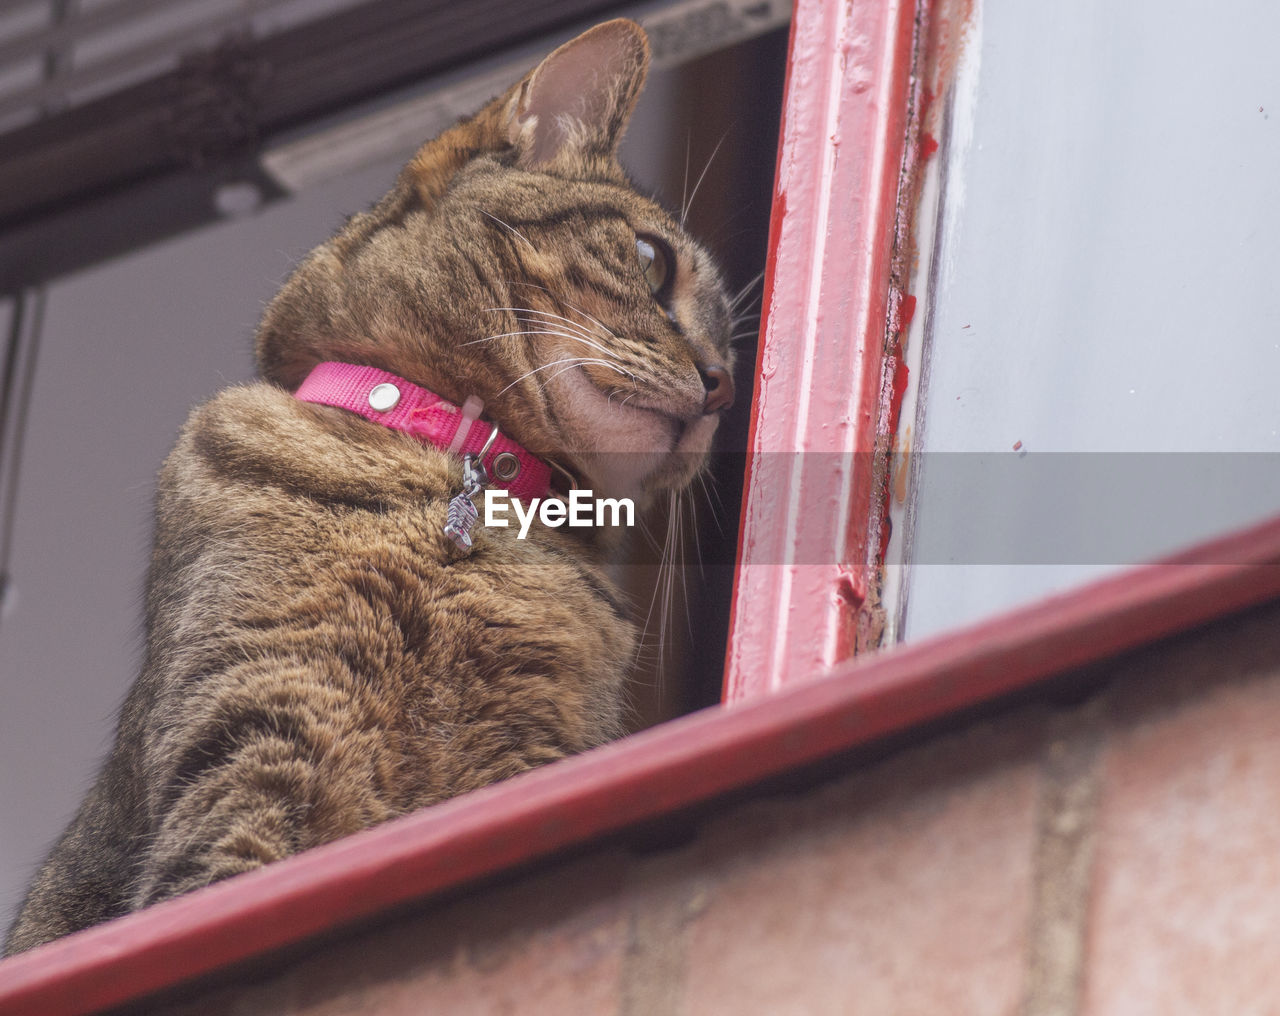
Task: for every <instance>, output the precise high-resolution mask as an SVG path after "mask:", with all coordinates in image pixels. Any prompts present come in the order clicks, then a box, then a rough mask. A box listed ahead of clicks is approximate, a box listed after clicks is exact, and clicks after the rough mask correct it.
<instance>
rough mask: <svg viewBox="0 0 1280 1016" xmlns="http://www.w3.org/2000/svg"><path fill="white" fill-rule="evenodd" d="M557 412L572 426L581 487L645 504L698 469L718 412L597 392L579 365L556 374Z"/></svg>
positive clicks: (713, 430)
mask: <svg viewBox="0 0 1280 1016" xmlns="http://www.w3.org/2000/svg"><path fill="white" fill-rule="evenodd" d="M556 383H557V385H558V387H559V388H560V389H561V390H560V392H559V393H558V395H559V398H560V407H561V408H560V412H559V413H558V414H557V415H558V416H559V417H560V418H561V422H562V423H563V424H564V425H565V426H566V429H572V430H573V431H574V433H573V434H572V435H571V436H572V438H573V440H572V442H571V443H572V444H573V445H575V446H576V447H577V448H578V449H580V452H579V454H578V455H576V456H575V458H576V459H578V464H579V466H580V468H581V469H582V471H583V474H584V475H583V477H582V479H583V481H584V485H585V486H590V487H591V488H592V489H593V490H594V491H596V493H598V494H600V495H601V496H606V497H630V498H632V499H634V500H636V501H637V503H642V502H647V501H648V500H650V499H651V498H652V496H653V495H654V494H656V493H658V492H660V491H663V490H669V489H671V488H675V487H682V486H684V485H685V484H687V483H689V482H690V481H691V480H692V479H693V477H694V476H695V475H696V474H697V473H698V471H699V470H700V469H701V468H702V466H703V463H704V462H705V461H706V457H707V452H708V451H709V450H710V448H711V438H712V435H714V434H715V430H716V426H717V424H718V423H719V418H718V417H717V416H703V415H701V414H699V415H696V416H689V417H685V416H679V415H676V414H674V413H670V412H664V411H663V410H661V409H657V408H651V407H650V406H636V405H634V404H633V403H634V401H635V400H634V399H627V398H625V397H624V398H619V397H617V396H615V395H609V394H607V393H606V392H604V391H601V390H600V389H599V388H598V387H596V385H595V384H594V383H593V382H592V381H591V379H590V378H589V377H588V376H587V374H586V372H585V371H583V370H582V369H581V368H579V369H576V370H570V371H565V372H564V373H563V374H562V375H560V376H559V377H558V378H556Z"/></svg>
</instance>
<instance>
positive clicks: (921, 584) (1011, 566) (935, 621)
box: [905, 0, 1280, 639]
mask: <svg viewBox="0 0 1280 1016" xmlns="http://www.w3.org/2000/svg"><path fill="white" fill-rule="evenodd" d="M1277 38H1280V6H1277V5H1275V4H1274V3H1271V2H1270V0H1223V2H1222V3H1219V4H1215V5H1213V7H1212V8H1207V7H1205V6H1204V5H1203V4H1198V3H1193V2H1190V0H1181V2H1175V3H1173V4H1169V3H1158V2H1155V0H1126V2H1124V3H1115V2H1113V0H1082V2H1078V3H1072V4H1041V3H1014V2H1008V0H986V2H985V3H981V4H979V5H978V9H977V11H976V12H975V15H974V24H973V26H972V28H971V32H970V36H969V38H968V39H967V43H966V46H965V49H964V59H963V65H962V70H961V73H960V77H959V80H958V81H957V83H956V87H955V95H954V104H953V107H952V117H951V121H950V130H949V140H948V142H947V143H946V144H945V145H944V148H943V150H942V152H941V153H940V157H941V159H942V160H943V161H942V165H941V167H940V168H941V172H942V187H943V192H942V193H943V197H942V209H941V214H940V215H938V216H937V218H936V221H937V224H938V234H937V236H936V238H935V240H934V243H933V247H932V251H931V252H927V256H926V257H925V258H923V259H922V260H923V261H924V262H925V263H924V265H923V271H922V280H923V278H927V276H928V273H929V269H930V267H932V271H933V278H934V284H933V286H932V287H931V288H927V289H924V288H923V287H924V283H923V281H921V282H919V283H918V285H920V286H921V287H922V292H923V299H922V306H921V312H920V313H918V315H917V320H918V321H920V322H924V321H927V322H928V325H929V327H930V329H931V335H930V336H929V340H930V341H931V350H930V355H931V362H930V364H929V385H928V391H927V393H926V396H925V402H924V409H923V413H922V415H921V416H920V417H919V418H918V419H917V420H915V421H914V422H915V424H916V428H915V432H916V436H917V441H916V443H915V447H914V451H915V454H916V455H917V457H918V458H919V459H920V466H921V473H920V477H921V484H920V487H919V488H918V490H917V492H916V506H917V512H918V516H917V526H916V531H915V538H916V542H915V548H914V561H915V563H914V564H913V566H912V570H911V575H910V580H909V596H910V599H909V609H908V610H907V612H906V624H905V634H906V636H907V637H908V638H911V639H915V638H919V637H921V636H923V635H927V634H930V633H932V632H935V631H938V630H940V629H944V628H950V627H954V626H956V625H959V624H963V623H965V622H968V621H971V620H974V619H976V618H978V617H981V616H984V615H987V614H990V613H993V612H994V611H996V610H998V609H1001V608H1004V607H1007V606H1010V605H1013V604H1016V603H1020V602H1024V601H1026V600H1028V599H1032V598H1035V597H1039V596H1043V595H1046V594H1048V593H1050V592H1052V591H1054V590H1056V589H1060V588H1063V587H1064V586H1067V585H1071V584H1074V583H1076V582H1079V581H1080V580H1081V579H1083V578H1086V577H1090V576H1094V575H1097V574H1101V573H1103V572H1106V571H1110V570H1113V569H1115V568H1117V567H1120V566H1121V565H1123V564H1126V563H1131V562H1133V561H1136V560H1142V559H1144V558H1149V557H1151V556H1154V555H1159V554H1166V553H1169V552H1171V551H1173V550H1177V549H1179V548H1181V547H1182V546H1184V545H1186V544H1188V543H1191V542H1193V541H1197V540H1201V539H1204V538H1206V537H1209V536H1212V535H1215V534H1217V533H1220V532H1223V531H1225V530H1227V529H1230V528H1232V527H1236V526H1240V525H1242V524H1244V523H1247V522H1249V521H1254V520H1258V519H1260V518H1263V517H1265V516H1268V515H1272V514H1275V513H1277V512H1280V468H1277V463H1278V462H1280V456H1278V455H1277V454H1276V453H1280V398H1277V381H1278V380H1280V285H1277V283H1276V278H1277V272H1278V271H1280V201H1278V200H1277V199H1276V193H1275V188H1276V184H1277V181H1278V180H1280V74H1278V73H1277V63H1276V56H1275V40H1276V39H1277ZM926 217H927V216H926ZM929 257H932V259H933V261H932V262H930V261H929ZM905 422H911V421H905ZM921 435H922V436H923V440H920V438H921ZM1015 445H1018V446H1019V451H1017V452H1015V451H1014V446H1015ZM922 452H923V455H921V453H922ZM1019 452H1021V453H1022V454H1021V456H1020V455H1019ZM978 453H983V454H978ZM1191 453H1198V454H1191ZM1227 453H1264V454H1234V455H1228V454H1227Z"/></svg>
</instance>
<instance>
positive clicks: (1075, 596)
mask: <svg viewBox="0 0 1280 1016" xmlns="http://www.w3.org/2000/svg"><path fill="white" fill-rule="evenodd" d="M1277 596H1280V518H1276V519H1273V520H1271V521H1269V522H1266V523H1264V524H1262V525H1259V526H1256V527H1254V528H1251V529H1248V530H1245V531H1242V532H1239V533H1236V534H1234V535H1231V536H1228V537H1225V538H1223V539H1219V540H1215V541H1213V542H1211V543H1208V544H1204V545H1201V546H1200V547H1198V548H1196V549H1194V550H1192V551H1190V552H1188V553H1185V554H1182V555H1179V556H1178V557H1176V558H1171V559H1168V560H1167V561H1165V562H1163V563H1160V564H1153V565H1146V566H1142V567H1138V568H1133V569H1130V570H1128V571H1126V572H1124V573H1122V574H1119V575H1116V576H1114V577H1111V578H1108V579H1104V580H1102V581H1099V582H1095V583H1092V584H1090V585H1087V586H1084V587H1082V588H1079V589H1076V590H1073V591H1071V592H1070V593H1067V594H1064V595H1061V596H1057V597H1054V598H1052V599H1049V600H1045V601H1043V602H1041V603H1038V604H1034V605H1031V606H1028V607H1025V608H1021V609H1019V610H1016V611H1012V612H1010V613H1007V614H1004V615H1002V616H1000V617H997V618H994V619H992V620H990V621H987V622H985V623H983V624H980V625H976V626H974V627H972V628H968V629H965V630H963V631H959V632H956V633H953V634H949V635H945V636H940V637H938V638H934V639H931V640H929V641H926V642H921V643H919V644H917V645H910V646H906V647H902V648H898V649H894V650H891V651H886V652H883V653H880V654H878V655H875V656H869V657H862V658H859V659H858V660H855V661H850V662H849V663H846V664H841V665H839V666H837V667H835V668H832V669H831V670H830V671H829V672H827V673H817V674H809V675H789V676H790V677H791V678H792V679H799V678H801V677H807V678H809V679H808V680H804V681H802V682H801V683H795V684H789V685H788V686H787V688H786V689H785V690H783V691H780V692H778V693H776V694H773V695H770V696H767V697H762V698H760V699H756V700H753V701H750V702H747V703H744V704H740V705H731V706H718V707H714V708H711V709H707V710H704V711H702V712H699V713H695V714H692V715H690V716H687V717H684V718H682V719H679V720H676V721H673V722H671V723H668V724H665V725H664V726H661V727H657V728H653V729H651V730H648V731H645V732H643V733H640V734H637V735H635V736H633V737H630V738H628V739H626V740H624V741H620V742H617V743H615V744H612V745H608V746H606V747H604V748H601V749H599V750H597V751H594V752H591V753H589V754H587V755H582V756H579V757H577V758H573V759H568V760H566V761H564V762H561V763H558V764H556V765H552V766H548V767H546V768H545V769H541V770H538V771H535V772H532V773H529V774H526V775H524V776H521V777H518V778H516V779H513V780H509V781H507V782H505V783H502V784H498V785H495V786H493V787H489V788H487V789H485V790H482V791H478V792H476V793H473V794H469V795H466V796H464V797H460V798H456V799H454V800H452V801H449V802H446V803H444V804H441V805H437V806H436V807H433V808H429V809H426V810H424V811H422V812H419V813H417V814H414V815H410V816H406V817H405V818H402V819H399V820H396V821H394V822H389V823H387V824H385V825H383V826H379V827H377V828H375V829H371V830H368V831H366V832H363V833H359V834H357V835H354V836H351V837H348V838H347V839H344V840H341V841H339V842H336V843H333V844H330V845H327V846H324V847H320V848H318V849H315V850H312V851H309V852H307V853H305V854H301V855H298V856H296V857H293V858H290V859H288V860H286V861H282V862H280V863H279V864H275V865H272V866H270V867H268V868H265V869H262V870H260V871H257V872H253V873H251V874H248V875H243V876H240V877H238V878H236V879H233V880H230V881H228V882H224V883H221V884H219V885H216V886H213V887H210V888H209V889H205V890H202V891H200V892H197V893H194V894H192V895H190V896H186V897H183V898H181V899H178V900H173V901H171V902H169V903H165V904H162V905H160V906H156V907H152V908H151V909H149V910H146V911H142V912H140V913H137V914H132V915H129V916H127V917H124V918H121V919H119V920H116V921H113V922H111V923H109V924H106V925H102V926H100V927H97V928H92V929H89V930H87V931H84V932H81V933H79V934H76V935H73V936H70V937H68V938H66V939H62V940H60V941H58V942H53V943H50V944H49V945H47V946H43V947H41V948H39V949H36V950H33V951H32V952H29V953H25V954H22V955H20V956H17V957H13V958H11V959H8V960H6V961H4V963H3V964H0V1012H2V1013H4V1014H6V1016H12V1014H18V1013H32V1014H35V1013H42V1014H43V1013H50V1012H57V1013H61V1014H64V1016H76V1014H80V1013H89V1012H94V1011H99V1010H102V1009H107V1008H109V1007H112V1006H117V1005H121V1004H123V1003H126V1002H133V1001H137V1000H140V999H142V998H143V997H144V996H146V995H148V994H151V993H153V992H156V991H160V990H163V989H166V988H171V987H173V986H176V985H179V984H181V983H183V982H185V981H188V980H191V979H193V978H197V977H200V976H204V975H208V974H211V973H213V972H215V971H217V970H219V969H222V968H224V967H227V966H229V965H232V964H236V963H240V962H244V961H247V960H251V959H254V958H257V957H262V956H265V955H267V954H269V953H271V952H273V951H276V950H279V949H282V948H285V947H287V946H291V945H294V944H298V943H301V942H304V941H306V940H307V939H311V938H314V937H316V936H319V935H321V934H333V933H336V932H340V931H342V930H343V929H344V928H346V927H348V926H351V925H353V924H355V923H357V922H361V921H367V920H369V919H371V918H375V917H376V916H377V915H379V914H382V913H385V912H387V911H388V910H390V909H392V908H399V907H403V906H405V905H409V904H417V903H420V902H422V901H425V900H428V899H430V898H432V897H434V896H437V895H439V894H441V893H443V892H445V891H446V890H451V889H457V888H460V887H464V886H467V885H469V884H472V883H474V882H475V881H476V880H478V879H481V878H483V877H490V876H494V875H498V874H501V873H503V872H507V871H511V870H512V869H514V868H516V867H517V866H520V865H524V864H528V863H530V862H535V861H538V860H541V859H545V858H548V857H551V856H552V855H555V854H557V853H559V852H563V851H565V850H568V849H571V848H573V847H575V846H579V845H582V844H586V843H589V842H591V841H593V840H596V839H598V838H599V837H601V836H604V835H610V834H617V833H621V832H624V831H626V830H627V829H630V828H634V827H638V826H641V825H644V824H646V823H651V822H653V821H654V820H656V819H659V818H661V817H662V816H665V815H670V814H673V813H677V812H680V811H683V810H686V809H689V808H692V807H695V806H698V805H701V804H705V803H708V802H712V801H714V800H715V799H717V798H719V797H721V796H723V795H725V794H727V793H729V792H731V791H734V790H737V789H740V788H743V787H747V786H750V785H752V784H755V783H758V782H759V781H761V780H764V779H767V778H770V777H776V776H779V775H781V774H785V773H787V772H789V771H792V770H794V769H797V768H799V767H803V766H806V765H810V764H813V763H815V762H819V761H821V760H822V759H824V758H828V757H830V756H832V755H836V754H839V753H840V752H843V751H846V750H848V749H851V748H854V747H857V746H859V745H862V744H866V743H868V742H871V741H874V740H876V739H877V738H881V737H884V736H886V735H889V734H892V733H895V732H899V731H903V730H905V729H907V728H909V727H912V726H914V725H917V724H920V723H923V722H925V721H928V720H931V719H935V718H937V717H939V716H942V715H944V714H947V713H950V712H954V711H955V710H957V709H961V708H964V707H966V706H972V705H976V704H978V703H981V702H986V701H990V700H992V699H995V698H997V697H999V696H1002V695H1005V694H1008V693H1010V692H1013V691H1016V690H1017V689H1019V688H1023V687H1027V686H1029V685H1032V684H1034V683H1036V682H1039V681H1042V680H1045V679H1047V678H1051V677H1054V676H1056V675H1060V674H1062V673H1064V672H1066V671H1068V670H1072V669H1074V668H1078V667H1081V666H1084V665H1087V664H1091V663H1096V662H1098V661H1101V660H1104V659H1106V658H1108V657H1112V656H1115V655H1117V654H1119V653H1122V652H1126V651H1129V650H1133V649H1136V648H1139V647H1141V646H1143V645H1145V644H1148V643H1151V642H1154V641H1156V640H1158V639H1161V638H1163V637H1165V636H1168V635H1171V634H1175V633H1177V632H1180V631H1184V630H1186V629H1188V628H1190V627H1193V626H1195V625H1198V624H1203V623H1205V622H1208V621H1211V620H1214V619H1216V618H1218V617H1222V616H1225V615H1227V614H1230V613H1232V612H1235V611H1238V610H1241V609H1243V608H1245V607H1249V606H1252V605H1255V604H1258V603H1262V602H1264V601H1266V600H1269V599H1272V598H1275V597H1277Z"/></svg>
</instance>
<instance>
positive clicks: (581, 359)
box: [498, 356, 627, 395]
mask: <svg viewBox="0 0 1280 1016" xmlns="http://www.w3.org/2000/svg"><path fill="white" fill-rule="evenodd" d="M588 363H594V364H596V365H598V366H600V367H608V368H609V369H610V370H612V371H616V372H617V373H619V374H621V375H623V376H624V377H626V376H627V372H626V371H625V370H623V369H622V368H621V367H619V366H617V365H616V364H612V363H610V362H609V361H608V360H600V359H598V358H596V357H591V356H566V357H563V358H561V359H559V360H552V361H550V362H549V363H544V364H540V365H539V366H537V367H534V368H533V370H531V371H527V372H525V373H524V374H521V375H520V376H519V377H518V378H516V379H515V380H514V381H512V382H511V384H509V385H507V387H506V388H504V389H502V391H500V392H498V394H499V395H504V394H506V393H507V392H508V391H510V390H511V389H512V388H514V387H515V386H516V385H518V384H519V383H520V382H521V381H524V380H525V379H526V378H530V377H533V375H534V374H537V373H538V372H539V371H543V370H549V369H550V368H552V367H561V366H563V365H565V364H568V366H566V367H564V370H561V371H558V372H557V373H555V374H553V375H552V376H551V378H549V379H548V380H552V379H554V378H557V377H559V376H560V375H561V374H563V373H564V372H565V371H566V370H573V368H575V367H581V366H584V365H585V364H588Z"/></svg>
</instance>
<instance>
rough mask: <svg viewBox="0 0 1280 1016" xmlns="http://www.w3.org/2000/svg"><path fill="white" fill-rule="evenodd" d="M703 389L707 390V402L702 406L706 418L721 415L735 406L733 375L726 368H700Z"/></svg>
mask: <svg viewBox="0 0 1280 1016" xmlns="http://www.w3.org/2000/svg"><path fill="white" fill-rule="evenodd" d="M698 373H699V374H701V375H702V387H703V388H705V389H706V390H707V401H706V402H704V403H703V404H702V413H703V415H704V416H710V415H711V414H712V413H719V412H720V411H721V410H725V409H728V408H729V407H730V406H732V405H733V375H731V374H730V373H729V372H728V371H727V370H726V369H725V368H724V367H720V366H716V367H699V368H698Z"/></svg>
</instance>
